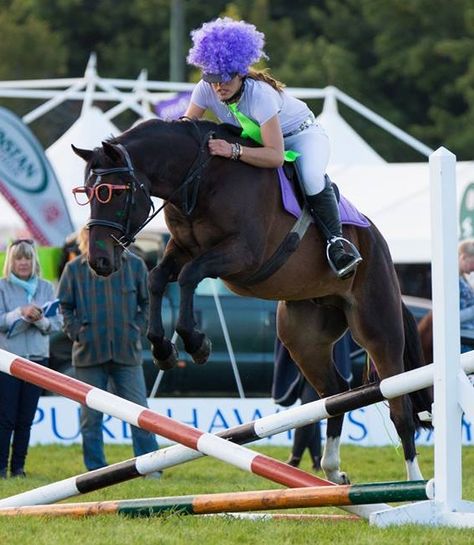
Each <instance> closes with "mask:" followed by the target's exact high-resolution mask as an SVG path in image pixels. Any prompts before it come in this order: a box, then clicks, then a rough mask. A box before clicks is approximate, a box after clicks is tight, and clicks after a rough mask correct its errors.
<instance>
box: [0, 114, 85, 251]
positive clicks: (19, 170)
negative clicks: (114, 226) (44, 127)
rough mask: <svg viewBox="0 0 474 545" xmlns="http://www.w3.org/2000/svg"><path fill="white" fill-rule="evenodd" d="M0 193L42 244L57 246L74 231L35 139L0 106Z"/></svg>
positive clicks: (53, 178) (56, 182)
mask: <svg viewBox="0 0 474 545" xmlns="http://www.w3.org/2000/svg"><path fill="white" fill-rule="evenodd" d="M0 193H2V195H3V196H4V197H5V198H6V200H7V201H8V202H9V203H10V204H11V205H12V206H13V208H14V209H15V210H16V211H17V213H18V214H19V216H20V217H21V218H22V219H23V221H24V222H25V223H26V225H27V226H28V228H29V230H30V231H31V234H32V235H33V237H34V238H35V239H36V240H37V241H38V243H39V244H40V245H43V246H61V245H62V244H63V243H64V239H65V237H66V236H67V235H68V234H70V233H71V232H73V231H74V226H73V224H72V222H71V218H70V217H69V212H68V209H67V206H66V202H65V200H64V197H63V194H62V191H61V188H60V186H59V183H58V180H57V179H56V176H55V174H54V172H53V169H52V167H51V165H50V163H49V161H48V159H47V158H46V155H45V153H44V151H43V148H42V147H41V145H40V143H39V142H38V140H37V139H36V138H35V136H34V135H33V134H32V132H31V131H30V130H29V128H28V127H27V126H26V125H25V124H24V123H23V121H22V120H21V119H20V118H19V117H17V116H16V115H15V114H14V113H12V112H11V111H9V110H7V109H6V108H2V107H0Z"/></svg>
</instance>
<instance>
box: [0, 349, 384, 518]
mask: <svg viewBox="0 0 474 545" xmlns="http://www.w3.org/2000/svg"><path fill="white" fill-rule="evenodd" d="M0 371H3V372H4V373H7V374H9V375H12V376H14V377H17V378H20V379H22V380H25V381H27V382H31V383H32V384H35V385H36V386H39V387H41V388H46V389H47V390H50V391H52V392H54V393H58V394H61V395H63V396H65V397H68V398H70V399H72V400H74V401H77V402H79V403H81V404H82V405H86V406H87V407H90V408H91V409H95V410H97V411H100V412H102V413H106V414H109V415H111V416H114V417H116V418H119V419H120V420H123V421H124V422H128V423H129V424H131V425H133V426H137V427H140V428H142V429H145V430H147V431H150V432H152V433H155V434H158V435H162V436H163V437H166V438H167V439H170V440H171V441H176V442H177V443H180V444H181V445H183V446H184V447H188V448H189V449H193V450H195V451H199V452H201V453H202V454H207V455H208V456H213V457H214V458H217V459H218V460H221V461H223V462H226V463H228V464H231V465H233V466H235V467H238V468H240V469H243V470H245V471H248V472H250V473H253V474H255V475H259V476H260V477H263V478H265V479H268V480H270V481H273V482H275V483H279V484H283V485H285V486H289V487H292V488H298V487H307V486H334V483H332V482H330V481H327V480H325V479H321V478H319V477H316V476H315V475H312V474H310V473H307V472H305V471H302V470H300V469H297V468H295V467H292V466H289V465H288V464H285V463H284V462H280V461H278V460H275V459H273V458H270V457H269V456H264V455H263V454H259V453H257V452H254V451H252V450H249V449H247V448H245V447H242V446H240V445H238V444H236V443H233V442H231V441H227V440H226V439H223V438H222V437H219V436H217V435H213V434H211V433H206V432H203V431H201V430H198V429H197V428H193V427H192V426H189V425H187V424H183V423H182V422H179V421H177V420H173V419H172V418H170V417H168V416H164V415H161V414H158V413H156V412H154V411H151V410H150V409H147V408H144V407H142V406H141V405H138V404H136V403H133V402H131V401H127V400H125V399H122V398H120V397H118V396H116V395H114V394H111V393H110V392H105V391H103V390H101V389H100V388H96V387H94V386H91V385H89V384H86V383H84V382H81V381H79V380H77V379H75V378H72V377H68V376H66V375H63V374H61V373H58V372H57V371H54V370H52V369H48V368H47V367H44V366H42V365H39V364H37V363H34V362H32V361H29V360H27V359H25V358H21V357H19V356H16V355H15V354H11V353H10V352H7V351H6V350H1V349H0ZM386 507H388V506H387V505H384V504H380V505H379V506H378V507H377V506H371V505H366V506H358V507H345V508H344V509H345V510H349V511H350V512H353V513H355V514H357V515H359V516H361V517H364V518H368V517H369V515H370V513H374V512H376V511H377V510H379V511H380V510H381V509H384V508H386Z"/></svg>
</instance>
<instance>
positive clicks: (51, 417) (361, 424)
mask: <svg viewBox="0 0 474 545" xmlns="http://www.w3.org/2000/svg"><path fill="white" fill-rule="evenodd" d="M148 402H149V406H150V409H152V410H154V411H156V412H158V413H160V414H163V415H166V416H169V417H170V418H174V419H176V420H178V421H179V422H183V423H185V424H189V425H190V426H193V427H195V428H199V429H200V430H201V431H204V432H209V433H218V432H220V431H223V430H225V429H227V428H232V427H234V426H239V425H240V424H245V423H246V422H251V421H253V420H256V419H258V418H262V417H264V416H268V415H271V414H274V413H275V412H280V411H284V410H286V409H285V408H282V407H279V406H278V405H275V403H274V402H273V400H272V399H271V398H248V399H234V398H232V399H229V398H161V399H159V398H154V399H149V400H148ZM79 411H80V405H79V404H78V403H76V402H74V401H71V400H68V399H65V398H62V397H50V396H45V397H42V398H41V399H40V402H39V405H38V410H37V411H36V416H35V420H34V422H33V427H32V433H31V441H30V444H32V445H34V444H48V443H59V444H65V445H67V444H71V443H80V442H81V435H80V427H79ZM321 426H322V435H323V438H324V436H325V428H326V422H325V421H323V422H321ZM103 433H104V441H105V442H106V443H114V444H124V443H131V434H130V426H129V425H128V424H126V423H124V422H122V421H120V420H118V419H117V418H113V417H110V416H107V415H105V416H104V421H103ZM462 435H463V444H465V445H474V430H473V429H472V426H471V423H470V422H467V421H464V420H463V431H462ZM292 439H293V432H292V431H288V432H285V433H280V434H278V435H273V436H271V437H268V438H265V439H261V440H259V441H258V442H257V443H255V444H260V445H275V446H276V445H284V446H290V445H291V444H292ZM433 440H434V437H433V432H432V431H429V430H421V431H420V432H419V435H418V437H417V444H418V445H432V444H433ZM159 443H160V445H161V446H163V445H167V444H170V443H171V442H170V441H169V440H168V439H165V438H159ZM342 443H345V444H352V445H359V446H364V447H372V446H382V445H397V444H398V438H397V434H396V432H395V428H394V427H393V424H392V422H391V421H390V417H389V414H388V407H387V404H386V403H379V404H377V405H372V406H369V407H364V408H362V409H357V410H354V411H351V412H349V413H348V414H347V415H346V418H345V422H344V433H343V436H342Z"/></svg>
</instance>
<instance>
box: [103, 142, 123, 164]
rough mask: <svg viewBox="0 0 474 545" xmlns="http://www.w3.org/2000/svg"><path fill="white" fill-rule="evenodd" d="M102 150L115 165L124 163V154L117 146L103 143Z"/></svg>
mask: <svg viewBox="0 0 474 545" xmlns="http://www.w3.org/2000/svg"><path fill="white" fill-rule="evenodd" d="M102 149H103V150H104V153H105V155H107V157H108V158H109V159H112V161H114V162H115V163H119V162H121V161H123V153H122V151H121V150H120V148H119V147H118V146H117V145H115V144H111V143H110V142H102Z"/></svg>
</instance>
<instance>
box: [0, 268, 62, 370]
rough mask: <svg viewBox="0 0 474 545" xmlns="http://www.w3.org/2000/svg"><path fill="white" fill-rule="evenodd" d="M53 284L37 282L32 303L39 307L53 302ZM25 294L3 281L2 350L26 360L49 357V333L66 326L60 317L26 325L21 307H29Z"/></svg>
mask: <svg viewBox="0 0 474 545" xmlns="http://www.w3.org/2000/svg"><path fill="white" fill-rule="evenodd" d="M54 297H55V296H54V288H53V285H52V284H51V282H48V281H47V280H43V279H41V278H40V279H38V287H37V289H36V293H35V295H34V297H33V300H32V301H31V304H34V305H37V306H39V307H41V306H43V305H44V304H45V303H47V302H48V301H52V300H53V299H54ZM28 304H30V303H28V299H27V295H26V291H25V290H24V289H23V288H21V287H20V286H17V285H16V284H13V283H12V282H10V281H8V280H7V279H6V278H2V279H0V347H1V348H3V349H4V350H7V351H8V352H11V353H13V354H16V355H17V356H22V357H24V358H27V359H31V358H32V357H33V358H34V359H35V358H48V357H49V334H50V333H51V332H52V331H59V330H60V329H61V326H62V324H63V317H62V315H61V314H57V315H56V316H51V317H50V318H41V320H38V321H36V322H27V321H26V320H23V319H22V317H21V312H20V307H23V306H25V305H28Z"/></svg>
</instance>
